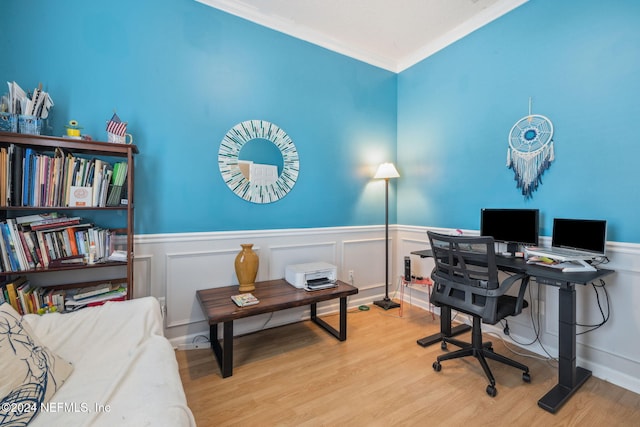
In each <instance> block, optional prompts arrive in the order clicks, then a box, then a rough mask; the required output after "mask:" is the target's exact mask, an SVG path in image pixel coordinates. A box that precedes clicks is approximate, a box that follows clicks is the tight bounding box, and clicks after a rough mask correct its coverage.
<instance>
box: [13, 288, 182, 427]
mask: <svg viewBox="0 0 640 427" xmlns="http://www.w3.org/2000/svg"><path fill="white" fill-rule="evenodd" d="M24 318H25V320H26V321H27V322H28V323H29V325H31V326H32V328H33V330H34V332H35V334H36V335H37V336H38V337H39V338H40V340H41V341H42V343H43V344H44V345H46V346H47V347H49V348H50V349H51V350H53V351H54V352H56V353H57V354H58V355H59V356H61V357H62V358H63V359H65V360H67V361H69V362H71V364H72V365H73V367H74V370H73V372H72V373H71V375H70V376H69V378H68V379H67V381H66V382H65V384H64V385H63V386H62V387H61V388H60V389H59V390H58V392H57V393H56V394H55V395H54V396H53V397H52V399H51V401H50V403H49V405H48V406H47V407H48V408H50V409H51V411H49V412H40V414H38V416H37V417H36V418H35V419H34V420H33V422H32V423H31V424H29V426H30V427H39V426H46V427H51V426H116V425H117V426H136V427H140V426H171V427H177V426H195V421H194V419H193V414H192V413H191V410H190V409H189V408H188V407H187V403H186V397H185V394H184V390H183V388H182V383H181V381H180V375H179V372H178V363H177V361H176V357H175V352H174V349H173V348H172V346H171V344H170V343H169V341H168V340H167V339H166V338H165V337H164V335H163V330H162V317H161V314H160V306H159V304H158V301H157V300H156V299H155V298H153V297H146V298H139V299H134V300H130V301H123V302H112V303H106V304H105V305H103V306H99V307H93V308H87V309H83V310H80V311H78V312H75V313H69V314H59V313H51V314H46V315H44V316H38V315H26V316H24ZM54 409H55V412H54Z"/></svg>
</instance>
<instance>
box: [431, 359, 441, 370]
mask: <svg viewBox="0 0 640 427" xmlns="http://www.w3.org/2000/svg"><path fill="white" fill-rule="evenodd" d="M432 366H433V370H434V371H436V372H440V370H442V365H441V364H440V362H438V361H436V362H433V365H432Z"/></svg>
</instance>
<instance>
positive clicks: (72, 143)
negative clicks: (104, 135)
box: [0, 132, 138, 299]
mask: <svg viewBox="0 0 640 427" xmlns="http://www.w3.org/2000/svg"><path fill="white" fill-rule="evenodd" d="M11 146H14V147H15V146H19V147H22V149H23V151H24V150H26V149H27V148H30V149H32V150H34V151H35V152H36V153H38V154H43V155H45V156H49V157H52V156H53V155H54V152H55V151H56V149H62V150H63V151H64V152H65V153H68V154H71V155H72V156H77V157H81V158H85V159H101V160H104V161H105V162H107V163H109V164H110V165H111V162H126V164H127V173H126V181H125V185H124V191H126V199H127V203H126V204H124V203H121V204H118V205H117V206H82V207H81V206H67V205H65V204H64V203H57V205H55V206H43V205H38V206H24V205H23V203H22V200H15V198H13V199H12V200H11V202H10V205H9V201H8V199H5V200H1V199H0V222H6V221H7V219H15V218H17V217H21V216H26V215H32V214H37V213H48V212H57V213H59V214H61V215H65V216H80V217H82V218H83V219H86V220H87V221H93V217H94V216H96V215H97V216H101V215H104V213H105V212H106V215H107V216H110V214H111V213H112V214H113V215H116V214H118V215H120V214H119V213H120V212H124V213H125V218H124V219H122V220H119V221H124V222H126V224H120V223H119V225H118V227H113V228H112V229H113V230H118V231H119V235H121V236H125V235H126V259H125V260H124V261H108V262H99V263H95V264H85V263H83V264H72V265H64V266H56V267H47V268H44V267H38V268H27V269H19V270H17V271H16V270H15V269H7V268H6V266H5V265H4V262H2V263H1V264H2V271H0V280H6V279H9V278H12V277H13V276H19V275H25V276H27V277H28V276H29V275H31V274H46V273H51V272H59V271H74V270H85V269H92V270H95V273H92V276H93V277H95V278H96V279H99V277H100V269H104V268H108V267H119V268H122V269H123V276H122V277H121V278H115V279H114V278H110V279H108V280H109V281H111V282H114V283H124V282H126V286H127V298H128V299H130V298H132V297H133V289H134V283H133V237H134V176H135V173H134V166H135V161H134V156H135V155H136V154H138V148H137V147H136V146H135V145H133V144H114V143H108V142H100V141H84V140H77V139H70V138H60V137H52V136H42V135H27V134H19V133H10V132H0V148H6V149H7V150H9V147H11ZM7 167H8V164H0V175H1V174H3V173H4V174H8V170H7ZM11 174H15V171H13V170H12V171H11ZM5 176H7V175H5ZM13 176H16V175H12V176H11V179H12V180H13ZM8 179H9V178H7V180H8ZM7 180H3V181H1V182H2V183H5V185H7V186H9V184H8V183H7ZM64 184H65V185H67V184H68V183H66V182H65V183H64ZM66 191H68V189H67V190H66ZM105 191H107V190H105ZM7 192H10V189H7ZM99 212H102V214H97V213H99ZM103 218H104V217H103ZM95 225H96V226H100V224H95ZM105 281H107V279H105ZM95 283H96V282H95V281H92V282H86V281H79V282H77V283H66V284H63V285H57V284H56V285H52V288H56V289H64V288H71V287H85V286H93V285H95Z"/></svg>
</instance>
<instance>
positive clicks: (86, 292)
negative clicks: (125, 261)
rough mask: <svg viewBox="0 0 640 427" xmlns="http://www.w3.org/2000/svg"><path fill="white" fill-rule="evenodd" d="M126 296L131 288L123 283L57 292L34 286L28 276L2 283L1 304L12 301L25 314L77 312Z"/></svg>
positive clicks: (19, 311) (58, 290) (56, 290)
mask: <svg viewBox="0 0 640 427" xmlns="http://www.w3.org/2000/svg"><path fill="white" fill-rule="evenodd" d="M126 296H127V287H126V285H124V284H122V283H111V282H105V283H102V284H100V285H95V286H89V287H79V288H70V289H56V288H55V286H51V287H49V286H34V285H33V284H31V283H30V282H29V280H28V279H27V277H26V276H19V277H17V278H15V279H13V280H7V281H5V282H3V283H1V284H0V303H2V302H8V303H9V304H11V306H12V307H13V308H14V309H15V310H16V311H17V312H18V313H20V314H22V315H24V314H43V313H46V312H52V311H58V312H65V311H75V310H78V309H80V308H84V307H91V306H95V305H102V304H104V303H105V302H107V301H121V300H124V299H126Z"/></svg>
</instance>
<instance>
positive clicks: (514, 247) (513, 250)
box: [507, 243, 518, 256]
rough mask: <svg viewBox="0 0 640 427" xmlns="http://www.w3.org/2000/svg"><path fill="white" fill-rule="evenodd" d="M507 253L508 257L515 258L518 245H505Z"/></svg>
mask: <svg viewBox="0 0 640 427" xmlns="http://www.w3.org/2000/svg"><path fill="white" fill-rule="evenodd" d="M507 252H509V255H511V256H516V252H518V244H517V243H507Z"/></svg>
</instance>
